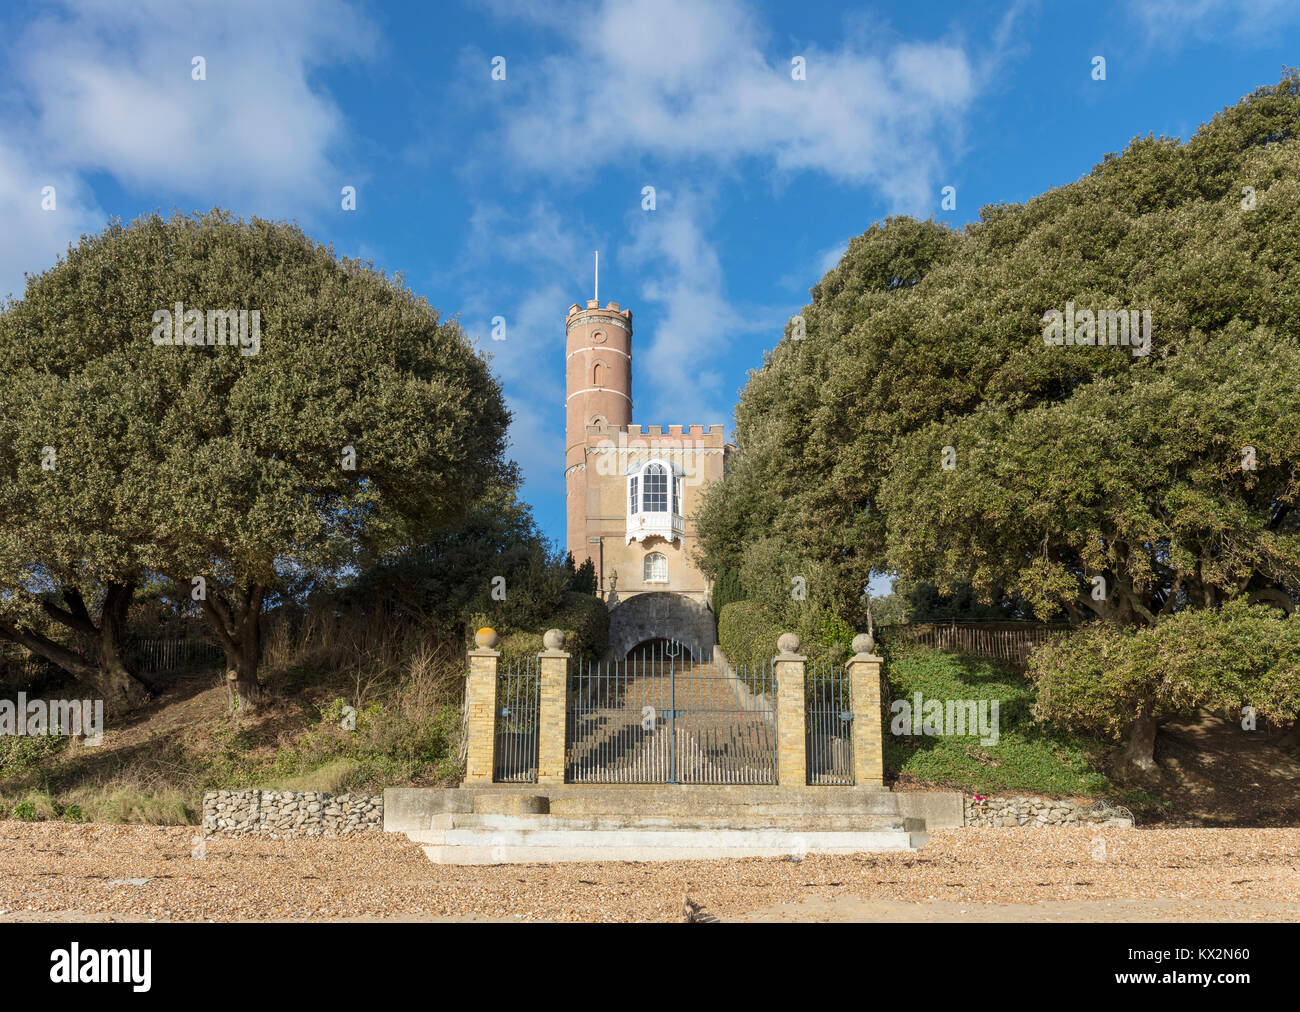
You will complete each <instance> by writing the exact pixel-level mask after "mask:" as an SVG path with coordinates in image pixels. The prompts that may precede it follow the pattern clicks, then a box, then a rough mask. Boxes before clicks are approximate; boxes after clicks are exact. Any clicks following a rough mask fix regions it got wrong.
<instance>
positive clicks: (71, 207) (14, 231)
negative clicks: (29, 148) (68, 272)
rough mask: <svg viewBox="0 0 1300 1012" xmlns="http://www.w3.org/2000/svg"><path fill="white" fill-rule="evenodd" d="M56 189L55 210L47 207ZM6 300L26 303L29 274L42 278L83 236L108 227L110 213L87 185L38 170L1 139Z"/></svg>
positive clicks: (1, 262) (1, 279) (0, 287)
mask: <svg viewBox="0 0 1300 1012" xmlns="http://www.w3.org/2000/svg"><path fill="white" fill-rule="evenodd" d="M47 186H52V187H54V194H53V198H54V207H53V210H45V208H44V207H43V206H42V200H43V193H42V191H43V190H44V188H45V187H47ZM0 208H4V211H3V218H0V221H2V222H3V231H4V235H5V241H4V242H3V243H0V297H8V296H9V295H13V296H15V297H17V298H21V297H22V294H23V290H24V288H25V287H26V285H25V282H24V279H23V274H24V272H26V273H30V274H39V273H40V272H41V271H43V270H45V269H47V268H48V267H50V266H51V265H52V264H53V263H54V261H55V260H56V259H57V258H58V257H59V256H60V255H61V254H63V253H65V252H66V251H67V248H68V243H69V242H75V241H76V240H77V239H78V238H79V237H80V236H81V234H82V233H83V232H96V231H98V230H100V229H101V228H103V227H104V221H105V216H104V212H103V211H101V210H100V209H99V207H98V206H97V205H96V203H95V200H94V197H93V196H91V195H90V194H89V193H88V192H87V191H86V188H85V187H84V186H83V185H82V183H81V181H80V180H79V179H77V177H76V176H75V175H72V174H70V173H67V172H64V171H57V170H52V169H48V168H38V167H37V165H36V164H34V163H33V162H32V161H31V160H30V159H29V158H28V157H26V156H25V154H24V153H21V152H20V151H19V150H18V149H17V148H14V147H10V146H8V145H6V144H4V143H3V138H2V137H0Z"/></svg>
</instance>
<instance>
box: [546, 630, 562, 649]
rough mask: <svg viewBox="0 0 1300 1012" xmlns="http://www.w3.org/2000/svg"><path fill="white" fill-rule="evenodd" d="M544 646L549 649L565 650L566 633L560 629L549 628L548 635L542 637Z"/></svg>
mask: <svg viewBox="0 0 1300 1012" xmlns="http://www.w3.org/2000/svg"><path fill="white" fill-rule="evenodd" d="M542 646H544V647H546V649H547V650H563V649H564V633H562V632H561V631H560V630H559V629H547V630H546V635H544V636H543V637H542Z"/></svg>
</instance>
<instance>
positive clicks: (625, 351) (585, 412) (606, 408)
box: [564, 299, 632, 565]
mask: <svg viewBox="0 0 1300 1012" xmlns="http://www.w3.org/2000/svg"><path fill="white" fill-rule="evenodd" d="M565 326H566V329H567V341H566V345H565V404H564V408H565V411H564V485H565V498H566V506H567V510H566V512H567V514H568V529H567V537H566V542H567V546H566V547H567V548H568V550H569V551H570V552H572V553H573V559H574V562H575V563H576V564H577V565H582V562H583V560H584V559H587V558H589V557H591V555H592V554H593V553H592V551H591V548H590V546H589V544H588V540H587V539H588V531H587V516H588V512H589V511H588V492H589V488H588V473H587V466H586V463H587V461H586V446H587V426H589V425H596V426H602V427H603V426H606V425H610V426H614V427H615V428H618V429H622V428H625V427H626V426H627V425H629V424H630V423H631V421H632V311H631V310H630V309H619V305H618V303H617V302H611V303H609V304H608V305H607V306H606V307H605V308H604V309H601V308H600V302H599V301H598V300H597V299H589V300H587V308H586V309H582V308H581V307H580V306H579V305H578V304H577V303H576V302H575V303H574V304H573V305H572V306H570V307H569V313H568V316H567V318H566V320H565Z"/></svg>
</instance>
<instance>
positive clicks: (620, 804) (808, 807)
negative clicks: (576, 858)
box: [384, 784, 901, 832]
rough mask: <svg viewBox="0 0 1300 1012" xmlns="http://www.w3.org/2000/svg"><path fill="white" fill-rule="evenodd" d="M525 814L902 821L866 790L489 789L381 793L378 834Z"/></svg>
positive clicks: (895, 805)
mask: <svg viewBox="0 0 1300 1012" xmlns="http://www.w3.org/2000/svg"><path fill="white" fill-rule="evenodd" d="M529 813H531V814H535V815H548V814H549V815H551V816H555V817H559V818H566V819H592V818H621V819H628V818H633V819H635V818H642V817H653V818H656V819H669V820H674V821H680V820H696V819H707V818H711V819H736V820H743V825H745V826H747V827H755V826H758V827H761V826H764V825H779V824H780V823H779V822H775V821H773V820H781V819H811V820H816V821H818V822H820V821H821V820H825V819H831V818H839V817H843V818H846V819H853V820H862V819H865V818H870V817H877V816H879V817H888V816H895V817H897V816H899V815H900V814H901V812H900V808H899V802H898V795H896V794H893V793H891V792H889V791H885V790H879V789H875V790H873V789H871V788H866V787H803V786H798V787H753V786H748V787H741V786H712V785H675V786H666V785H645V786H640V785H615V784H608V785H601V786H593V787H589V786H585V785H582V784H561V785H546V786H543V787H539V786H538V785H536V784H513V785H507V784H494V785H490V786H486V785H485V786H483V787H461V788H446V789H440V788H389V789H388V790H386V791H385V792H384V828H385V829H387V830H389V831H390V832H411V831H414V830H422V829H429V828H430V827H431V825H432V822H431V820H432V819H433V818H434V817H435V816H438V815H444V814H475V815H487V814H505V815H524V814H529ZM837 828H838V826H837Z"/></svg>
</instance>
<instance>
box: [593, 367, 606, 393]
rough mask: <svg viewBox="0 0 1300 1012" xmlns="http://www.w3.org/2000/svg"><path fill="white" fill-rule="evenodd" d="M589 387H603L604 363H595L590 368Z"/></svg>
mask: <svg viewBox="0 0 1300 1012" xmlns="http://www.w3.org/2000/svg"><path fill="white" fill-rule="evenodd" d="M591 385H592V386H594V387H600V386H604V385H605V363H604V362H597V363H596V364H595V365H593V366H592V367H591Z"/></svg>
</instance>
